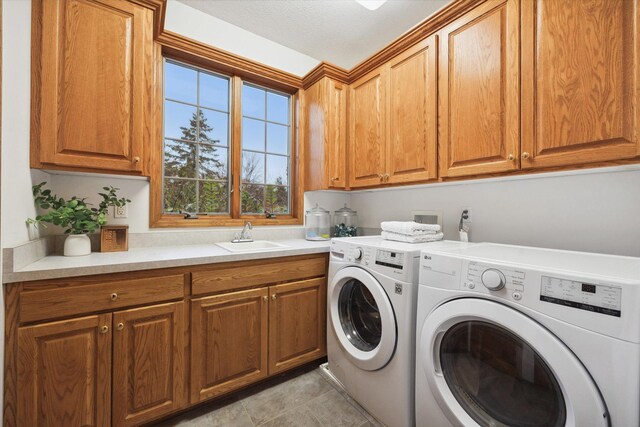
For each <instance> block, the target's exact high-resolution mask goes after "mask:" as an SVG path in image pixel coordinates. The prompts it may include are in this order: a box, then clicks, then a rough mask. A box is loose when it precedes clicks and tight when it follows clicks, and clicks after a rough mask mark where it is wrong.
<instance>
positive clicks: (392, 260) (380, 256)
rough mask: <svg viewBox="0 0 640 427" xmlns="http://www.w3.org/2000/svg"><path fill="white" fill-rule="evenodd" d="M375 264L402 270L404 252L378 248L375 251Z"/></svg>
mask: <svg viewBox="0 0 640 427" xmlns="http://www.w3.org/2000/svg"><path fill="white" fill-rule="evenodd" d="M376 264H378V265H384V266H385V267H391V268H397V269H399V270H402V267H403V265H404V254H403V253H401V252H392V251H383V250H378V251H377V252H376Z"/></svg>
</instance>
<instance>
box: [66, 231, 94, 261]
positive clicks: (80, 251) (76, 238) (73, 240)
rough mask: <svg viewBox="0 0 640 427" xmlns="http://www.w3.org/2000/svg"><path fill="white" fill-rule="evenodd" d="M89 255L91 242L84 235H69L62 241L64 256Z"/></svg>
mask: <svg viewBox="0 0 640 427" xmlns="http://www.w3.org/2000/svg"><path fill="white" fill-rule="evenodd" d="M90 253H91V240H90V239H89V236H87V235H86V234H69V235H68V236H67V238H66V239H65V241H64V256H82V255H89V254H90Z"/></svg>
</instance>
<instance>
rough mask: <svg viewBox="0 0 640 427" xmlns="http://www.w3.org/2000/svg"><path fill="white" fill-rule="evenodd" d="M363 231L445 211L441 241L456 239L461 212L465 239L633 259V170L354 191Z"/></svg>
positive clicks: (639, 251) (639, 203)
mask: <svg viewBox="0 0 640 427" xmlns="http://www.w3.org/2000/svg"><path fill="white" fill-rule="evenodd" d="M351 205H352V207H353V208H354V209H357V210H358V216H359V223H360V225H361V226H363V227H376V228H377V227H379V224H380V222H381V221H383V220H409V219H412V218H411V212H412V211H414V210H441V211H444V216H443V227H444V233H445V238H447V239H451V240H458V221H459V219H460V213H461V212H462V210H463V208H467V207H470V208H471V211H472V218H471V219H472V221H473V222H472V223H471V224H470V225H471V240H472V241H488V242H496V243H510V244H518V245H530V246H540V247H547V248H558V249H570V250H579V251H588V252H602V253H609V254H620V255H630V256H640V167H638V166H632V167H618V168H608V169H600V170H599V169H593V170H588V171H580V172H570V173H566V172H565V173H547V174H535V175H528V176H522V177H512V178H508V177H506V178H492V179H487V180H475V181H460V182H455V183H445V184H431V185H426V186H421V187H415V188H406V189H402V188H396V189H391V190H386V191H365V192H356V193H352V195H351Z"/></svg>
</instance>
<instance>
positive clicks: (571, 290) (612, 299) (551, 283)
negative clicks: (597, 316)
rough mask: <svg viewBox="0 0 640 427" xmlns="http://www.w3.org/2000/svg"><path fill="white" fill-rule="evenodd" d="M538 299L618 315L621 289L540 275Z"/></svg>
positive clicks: (620, 303) (619, 313)
mask: <svg viewBox="0 0 640 427" xmlns="http://www.w3.org/2000/svg"><path fill="white" fill-rule="evenodd" d="M540 301H544V302H550V303H553V304H560V305H564V306H567V307H573V308H577V309H580V310H586V311H592V312H595V313H601V314H607V315H609V316H615V317H620V315H621V311H620V308H621V305H622V289H621V288H619V287H616V286H608V285H598V284H594V283H583V282H576V281H573V280H568V279H560V278H557V277H549V276H542V282H541V284H540Z"/></svg>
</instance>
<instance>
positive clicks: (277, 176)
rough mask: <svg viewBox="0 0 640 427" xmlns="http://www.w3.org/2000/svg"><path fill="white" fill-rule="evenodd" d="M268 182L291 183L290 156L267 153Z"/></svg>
mask: <svg viewBox="0 0 640 427" xmlns="http://www.w3.org/2000/svg"><path fill="white" fill-rule="evenodd" d="M267 184H278V185H287V184H289V158H288V157H285V156H273V155H271V154H267Z"/></svg>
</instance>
